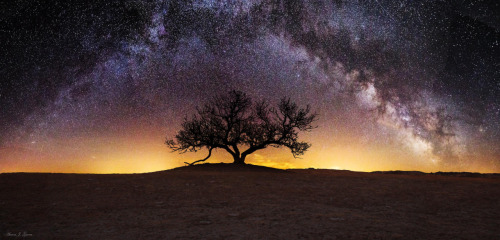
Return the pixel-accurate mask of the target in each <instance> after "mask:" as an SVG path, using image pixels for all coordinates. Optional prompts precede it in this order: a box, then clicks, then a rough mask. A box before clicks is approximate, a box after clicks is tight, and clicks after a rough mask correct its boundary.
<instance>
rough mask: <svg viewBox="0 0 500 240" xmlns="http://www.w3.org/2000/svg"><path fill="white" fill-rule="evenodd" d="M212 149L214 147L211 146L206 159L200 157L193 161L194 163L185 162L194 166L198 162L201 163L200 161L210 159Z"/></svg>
mask: <svg viewBox="0 0 500 240" xmlns="http://www.w3.org/2000/svg"><path fill="white" fill-rule="evenodd" d="M212 149H213V148H209V149H208V156H207V157H206V158H204V159H200V160H196V161H194V162H192V163H188V162H184V163H185V164H186V165H188V166H192V165H195V164H196V163H199V162H204V161H206V160H207V159H209V158H210V156H212Z"/></svg>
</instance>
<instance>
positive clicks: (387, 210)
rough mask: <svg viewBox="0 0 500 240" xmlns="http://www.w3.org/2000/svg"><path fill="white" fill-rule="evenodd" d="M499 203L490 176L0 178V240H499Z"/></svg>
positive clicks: (267, 172) (321, 173) (247, 171)
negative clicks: (21, 239) (22, 239)
mask: <svg viewBox="0 0 500 240" xmlns="http://www.w3.org/2000/svg"><path fill="white" fill-rule="evenodd" d="M499 197H500V178H498V177H497V176H490V177H456V176H437V175H429V174H418V175H415V174H404V173H398V174H396V173H394V174H387V173H356V172H349V171H332V170H314V169H307V170H287V171H283V170H275V169H268V168H262V167H255V166H246V167H243V168H236V167H234V166H230V165H224V164H217V165H202V166H194V167H185V168H179V169H174V170H169V171H163V172H155V173H146V174H120V175H97V174H96V175H94V174H46V173H15V174H0V234H1V235H0V239H20V238H21V237H22V236H23V235H24V239H500V228H499V226H500V215H499V214H500V200H499ZM14 235H16V236H14ZM17 235H19V236H17Z"/></svg>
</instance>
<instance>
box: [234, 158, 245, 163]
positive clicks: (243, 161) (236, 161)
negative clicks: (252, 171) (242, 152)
mask: <svg viewBox="0 0 500 240" xmlns="http://www.w3.org/2000/svg"><path fill="white" fill-rule="evenodd" d="M233 158H234V162H233V164H245V157H241V156H233Z"/></svg>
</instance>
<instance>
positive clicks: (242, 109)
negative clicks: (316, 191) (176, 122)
mask: <svg viewBox="0 0 500 240" xmlns="http://www.w3.org/2000/svg"><path fill="white" fill-rule="evenodd" d="M316 118H317V114H316V113H311V108H310V106H309V105H307V106H306V107H304V108H301V107H299V106H298V105H297V104H296V103H295V102H292V101H291V100H290V98H282V99H281V101H280V102H279V104H278V106H277V107H272V106H271V104H270V103H269V102H268V101H267V100H261V101H256V102H254V101H252V99H251V98H250V97H248V96H247V94H245V93H244V92H241V91H235V90H233V91H230V92H229V93H227V94H224V95H219V96H216V97H214V98H213V99H211V100H210V101H208V103H206V104H205V105H203V106H201V107H198V108H197V112H196V113H195V114H194V115H193V116H192V117H191V118H188V117H186V118H185V119H184V122H183V123H182V129H181V130H180V131H179V132H178V133H177V134H176V135H175V137H174V138H173V139H169V138H167V140H166V141H165V144H166V145H167V146H168V147H169V148H170V149H172V151H174V152H179V153H185V152H196V151H198V150H200V149H203V148H207V149H208V156H207V157H206V158H204V159H201V160H197V161H194V162H192V163H187V164H189V165H192V164H195V163H198V162H202V161H206V160H207V159H209V158H210V156H211V154H212V150H213V149H216V148H220V149H224V150H225V151H227V152H228V153H230V154H231V156H232V157H233V159H234V163H235V164H244V163H245V158H246V157H247V156H248V155H250V154H252V153H254V152H255V151H258V150H261V149H264V148H266V147H268V146H272V147H277V148H278V147H283V146H284V147H286V148H288V149H290V151H291V153H292V154H293V156H294V157H297V156H300V155H303V154H304V152H306V151H307V149H309V147H310V146H311V144H309V143H307V142H301V141H299V140H298V138H299V136H298V134H299V132H301V131H306V132H307V131H310V130H312V129H313V128H314V126H313V125H312V123H313V122H314V121H315V120H316Z"/></svg>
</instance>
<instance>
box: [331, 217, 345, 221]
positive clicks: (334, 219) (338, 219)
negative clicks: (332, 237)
mask: <svg viewBox="0 0 500 240" xmlns="http://www.w3.org/2000/svg"><path fill="white" fill-rule="evenodd" d="M330 220H332V221H344V219H343V218H333V217H332V218H330Z"/></svg>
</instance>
